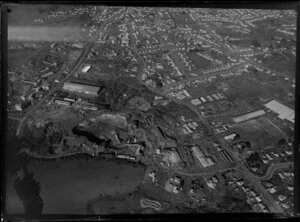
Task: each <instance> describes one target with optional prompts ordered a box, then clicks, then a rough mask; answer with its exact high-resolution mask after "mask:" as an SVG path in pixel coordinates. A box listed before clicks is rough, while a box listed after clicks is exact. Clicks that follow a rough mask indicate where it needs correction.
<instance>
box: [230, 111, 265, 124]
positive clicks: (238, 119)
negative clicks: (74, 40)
mask: <svg viewBox="0 0 300 222" xmlns="http://www.w3.org/2000/svg"><path fill="white" fill-rule="evenodd" d="M265 114H266V112H265V111H264V110H262V109H260V110H256V111H254V112H250V113H246V114H243V115H241V116H237V117H234V118H233V121H234V122H235V123H240V122H244V121H247V120H250V119H253V118H256V117H259V116H262V115H265Z"/></svg>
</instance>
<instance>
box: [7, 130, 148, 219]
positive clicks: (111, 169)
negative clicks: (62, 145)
mask: <svg viewBox="0 0 300 222" xmlns="http://www.w3.org/2000/svg"><path fill="white" fill-rule="evenodd" d="M73 132H74V133H75V134H77V135H81V136H86V137H87V138H88V139H89V140H90V141H92V142H94V143H97V144H104V145H105V144H106V143H108V142H107V141H106V140H102V139H99V138H98V137H96V136H95V135H93V134H92V133H89V132H85V131H84V130H80V128H74V130H73ZM14 135H15V131H12V132H11V134H9V135H8V141H7V142H8V143H7V153H6V157H7V158H6V160H7V167H6V171H7V177H6V212H7V213H9V214H25V215H28V216H35V215H39V214H86V209H87V208H86V207H87V204H88V203H89V202H90V201H91V200H92V199H95V198H97V197H98V196H99V195H111V196H115V195H116V196H118V195H121V194H126V193H130V192H132V191H134V190H135V189H136V187H137V186H138V185H139V184H140V182H141V180H142V178H143V176H144V173H145V168H144V166H143V165H141V164H138V163H134V164H128V163H125V164H124V161H115V160H109V161H107V160H105V159H104V158H101V157H90V156H88V155H85V154H78V155H75V156H70V157H64V158H61V159H56V160H40V159H33V158H29V157H27V156H25V155H20V154H17V153H18V151H19V150H20V149H21V148H23V147H24V143H23V140H22V139H17V138H15V137H14ZM21 169H22V170H23V172H24V174H23V177H21V179H16V175H17V172H18V171H20V170H21Z"/></svg>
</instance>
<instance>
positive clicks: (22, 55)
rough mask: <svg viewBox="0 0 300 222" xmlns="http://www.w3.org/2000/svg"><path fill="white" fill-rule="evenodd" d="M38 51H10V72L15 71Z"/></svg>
mask: <svg viewBox="0 0 300 222" xmlns="http://www.w3.org/2000/svg"><path fill="white" fill-rule="evenodd" d="M36 52H37V51H36V50H34V49H22V50H8V59H7V61H8V70H9V71H13V70H14V69H15V68H16V67H17V66H19V65H20V64H22V63H23V62H25V61H26V59H28V58H30V57H31V56H33V55H34V54H35V53H36Z"/></svg>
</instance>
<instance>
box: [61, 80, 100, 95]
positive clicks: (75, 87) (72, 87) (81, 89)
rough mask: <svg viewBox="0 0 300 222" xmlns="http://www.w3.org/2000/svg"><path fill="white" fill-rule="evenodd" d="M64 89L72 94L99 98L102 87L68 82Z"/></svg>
mask: <svg viewBox="0 0 300 222" xmlns="http://www.w3.org/2000/svg"><path fill="white" fill-rule="evenodd" d="M63 89H64V90H67V91H71V92H77V93H84V94H88V95H92V96H97V93H98V91H99V89H100V87H98V86H91V85H86V84H80V83H70V82H67V83H65V84H64V86H63Z"/></svg>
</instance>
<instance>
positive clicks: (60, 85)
mask: <svg viewBox="0 0 300 222" xmlns="http://www.w3.org/2000/svg"><path fill="white" fill-rule="evenodd" d="M124 10H125V9H124ZM124 10H122V11H123V13H124ZM122 11H121V12H122ZM121 12H119V13H116V14H114V15H112V16H111V17H110V18H109V19H108V20H106V22H105V23H103V24H102V26H101V27H100V29H99V31H98V33H96V34H95V36H93V38H91V40H89V42H88V43H86V44H85V46H84V48H83V51H82V53H81V55H80V56H79V58H78V59H77V61H76V62H75V64H74V66H73V67H72V68H71V70H70V71H69V73H68V75H67V76H66V77H65V78H64V79H63V80H62V81H60V82H59V83H58V84H57V85H56V86H55V87H54V88H53V89H52V90H50V91H49V92H48V93H47V95H46V96H44V97H43V98H42V99H41V100H40V101H39V102H38V103H37V104H35V106H33V107H32V108H31V109H30V110H28V112H27V113H26V114H25V115H24V116H23V118H22V120H21V121H20V123H19V126H18V128H17V133H16V135H17V136H19V135H20V131H21V128H22V126H23V124H24V122H25V120H26V119H27V118H28V117H29V116H30V115H31V114H32V113H33V112H34V111H36V110H37V109H38V108H39V106H40V105H41V104H42V103H43V102H45V101H46V100H47V99H48V98H49V96H50V95H51V94H53V93H54V92H55V91H56V90H58V89H59V88H60V87H62V85H63V84H64V83H65V82H66V81H67V80H68V79H69V78H70V77H71V76H72V75H73V74H74V73H75V72H76V71H77V70H78V68H79V67H80V66H81V64H82V62H83V60H84V59H85V57H86V56H87V55H88V52H89V50H90V48H91V47H92V46H93V43H94V42H95V41H96V40H97V39H98V38H99V34H100V33H101V32H102V31H103V29H104V27H105V26H106V24H107V23H109V22H110V21H111V20H113V19H115V17H116V16H117V15H118V14H120V13H121ZM123 13H121V14H123Z"/></svg>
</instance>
